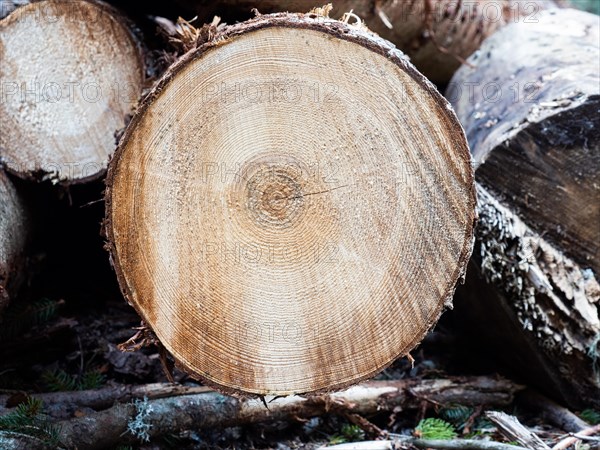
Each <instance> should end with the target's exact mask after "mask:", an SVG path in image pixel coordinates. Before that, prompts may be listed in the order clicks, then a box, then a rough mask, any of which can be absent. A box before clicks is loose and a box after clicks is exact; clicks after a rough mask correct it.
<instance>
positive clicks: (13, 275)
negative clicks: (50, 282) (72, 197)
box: [0, 169, 30, 324]
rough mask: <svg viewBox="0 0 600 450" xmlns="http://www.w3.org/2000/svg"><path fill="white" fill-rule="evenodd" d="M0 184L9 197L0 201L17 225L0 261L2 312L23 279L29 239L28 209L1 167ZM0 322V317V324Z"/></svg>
mask: <svg viewBox="0 0 600 450" xmlns="http://www.w3.org/2000/svg"><path fill="white" fill-rule="evenodd" d="M0 184H2V185H5V186H6V187H7V188H8V189H7V192H6V194H7V195H8V197H9V198H6V199H4V198H0V201H2V202H6V205H7V209H10V210H12V212H13V213H14V215H15V216H16V217H15V219H14V221H15V223H14V225H15V226H16V227H18V234H19V236H18V239H17V240H16V241H17V242H16V243H14V245H13V246H12V247H13V248H6V249H5V251H6V252H7V255H6V256H7V260H6V261H4V263H5V266H3V265H2V261H0V313H2V311H3V310H4V308H6V306H8V304H9V303H10V299H11V296H13V295H14V294H15V293H16V292H17V291H18V290H19V288H20V287H21V285H22V284H23V282H24V281H25V274H24V273H23V268H24V267H25V265H26V259H27V256H26V248H27V246H28V244H29V240H30V236H29V234H30V233H29V225H30V211H29V210H28V208H27V205H26V204H25V200H24V198H23V197H22V195H21V194H20V192H19V190H18V189H17V187H16V186H15V185H14V184H13V182H12V181H11V180H10V178H9V177H8V176H7V175H6V174H5V173H4V172H2V171H1V169H0ZM2 231H4V230H2ZM9 231H11V230H9ZM13 231H14V230H13ZM1 322H2V321H1V319H0V324H1Z"/></svg>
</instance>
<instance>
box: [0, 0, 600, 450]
mask: <svg viewBox="0 0 600 450" xmlns="http://www.w3.org/2000/svg"><path fill="white" fill-rule="evenodd" d="M158 3H160V5H161V7H162V8H163V9H164V8H173V17H169V18H164V17H154V16H152V17H151V20H152V21H153V23H154V24H158V25H159V28H160V29H159V30H157V36H154V35H150V34H149V33H148V32H147V29H146V28H144V27H146V25H147V23H146V25H144V27H142V26H141V25H140V24H139V23H141V22H142V21H143V20H147V19H148V17H149V16H151V15H152V14H154V10H153V8H154V6H155V5H154V3H150V4H148V5H146V6H139V8H138V7H135V8H138V9H139V11H136V14H133V15H131V17H128V16H127V14H126V13H125V12H123V11H120V10H118V9H117V8H116V7H115V6H111V5H109V4H106V3H103V2H101V1H97V0H75V1H69V2H64V1H60V0H41V1H35V2H31V3H30V2H27V1H14V0H13V1H4V0H0V346H1V345H3V344H2V333H1V332H2V327H3V326H5V325H6V323H7V321H10V320H13V319H12V318H13V317H15V315H14V314H13V315H9V314H8V313H5V315H4V316H3V315H2V313H3V311H4V310H5V309H6V308H7V307H8V308H13V307H15V305H16V307H20V305H27V304H28V302H29V301H30V298H31V297H32V294H31V293H32V292H35V294H34V296H38V295H45V293H44V292H42V293H40V292H37V291H36V289H35V286H36V283H37V281H36V280H38V279H39V277H40V274H39V273H37V272H36V273H35V274H34V271H33V270H31V268H30V267H29V266H28V264H27V262H28V261H29V260H30V259H37V260H42V259H44V251H45V249H46V247H53V248H56V247H58V248H60V247H61V246H62V245H64V246H65V247H68V246H78V245H79V243H78V242H77V241H76V238H75V237H74V239H73V242H60V243H58V244H56V243H53V245H52V246H51V245H49V244H48V242H45V241H44V239H47V236H48V235H52V233H48V232H46V233H41V234H40V235H39V236H38V235H37V234H36V233H34V231H36V230H37V231H39V230H40V229H42V230H43V229H44V228H45V227H50V228H52V227H60V226H61V225H60V224H57V223H53V222H52V221H51V220H49V219H48V218H47V217H45V215H44V214H43V213H42V212H40V211H34V214H31V211H30V209H31V205H34V206H35V207H34V208H33V209H36V208H38V209H42V208H41V207H42V205H43V203H44V200H43V199H45V198H49V197H50V196H56V197H58V196H64V197H66V198H69V199H70V198H71V197H70V196H71V194H72V193H73V192H76V189H79V188H81V189H89V190H90V191H92V192H94V194H93V195H95V198H93V199H91V204H94V203H99V204H103V206H104V217H103V219H104V220H103V222H102V224H101V225H100V224H98V223H97V222H96V223H94V224H93V225H94V226H95V227H96V228H95V229H94V230H93V231H94V232H96V231H99V232H101V233H102V237H103V239H105V247H106V250H107V252H105V259H106V261H101V262H100V264H103V263H106V268H108V261H110V264H111V266H112V269H111V272H110V279H111V281H114V282H115V286H116V284H117V283H118V287H119V288H120V291H121V293H120V294H118V295H119V301H122V300H123V301H126V302H127V303H129V305H131V306H132V307H133V308H134V310H135V313H136V314H137V316H139V318H140V320H141V321H142V323H141V326H140V327H138V328H137V329H136V331H137V333H135V335H134V336H132V337H131V338H130V339H129V340H127V341H125V342H123V343H122V345H121V346H120V347H119V348H120V349H121V350H124V351H139V350H140V349H142V348H143V347H152V348H156V349H157V352H158V353H157V359H160V361H161V363H162V365H163V367H164V369H165V377H166V378H167V379H169V380H170V381H172V380H173V378H172V376H173V371H174V367H176V368H177V369H178V370H180V371H182V372H183V373H184V374H185V376H189V377H191V378H192V379H194V380H196V381H198V382H200V383H202V384H203V385H205V386H200V387H199V386H197V385H194V386H180V385H168V386H167V385H144V386H127V387H108V388H106V389H104V390H99V391H83V392H80V393H77V394H74V393H69V394H64V393H43V394H38V395H37V396H33V397H32V398H39V399H43V401H44V402H45V403H46V404H50V407H48V409H47V411H48V414H49V417H50V418H51V420H52V421H53V423H55V422H57V421H59V420H60V423H59V425H60V428H61V430H62V431H61V433H62V434H61V435H60V440H61V442H62V444H63V445H64V446H65V447H67V448H103V446H104V447H110V446H115V445H118V444H119V443H122V442H123V439H122V436H123V435H124V434H125V433H126V432H127V430H130V431H131V426H132V425H131V424H132V423H133V422H135V420H136V417H137V415H139V414H141V413H140V408H141V406H140V405H141V404H142V403H143V404H144V405H146V406H144V407H148V405H149V408H150V409H149V410H148V411H153V413H152V414H150V413H149V417H150V419H151V422H152V427H153V428H152V431H151V432H149V433H148V435H147V438H148V439H150V438H155V437H157V436H159V435H162V434H165V433H167V432H169V430H177V431H180V430H185V429H189V428H190V427H191V426H192V424H194V426H196V428H203V427H211V426H219V427H224V426H233V425H238V424H244V423H255V422H262V421H266V420H283V419H286V420H288V419H289V418H290V417H293V418H295V419H301V418H308V417H312V416H316V415H321V414H324V413H326V412H328V411H332V410H334V412H336V413H339V414H340V415H342V416H343V417H346V418H347V419H348V420H350V421H351V422H352V423H358V424H360V425H361V426H362V427H363V428H364V429H365V430H367V431H368V432H369V433H373V430H379V431H378V433H379V432H381V430H380V429H378V428H377V427H375V426H374V425H373V424H370V423H369V422H368V421H367V420H366V419H364V418H363V417H362V416H361V415H362V414H369V415H370V414H373V413H374V412H375V411H388V412H389V413H390V414H392V413H394V414H395V413H397V412H399V411H400V409H401V408H405V409H411V410H412V409H414V410H423V411H425V410H426V409H427V406H423V405H424V404H425V405H427V404H435V405H436V408H438V406H440V405H446V404H451V403H452V399H448V398H447V397H445V395H449V396H450V397H451V396H452V395H453V393H457V396H460V395H462V397H460V402H461V404H464V405H472V406H474V407H479V410H478V413H477V414H481V413H482V408H483V407H484V406H489V405H494V406H506V405H507V404H510V403H511V402H512V400H513V395H514V394H515V393H516V392H518V391H521V390H522V389H523V388H522V387H521V386H517V385H516V384H514V383H512V382H507V381H504V380H498V379H491V378H465V379H464V380H466V381H465V382H466V383H468V385H465V386H458V385H457V382H456V380H451V381H440V380H437V381H436V380H420V379H414V380H412V379H409V380H386V381H377V382H367V383H363V384H361V385H359V386H360V387H358V388H351V386H353V385H356V384H357V383H360V382H364V381H365V380H368V379H370V378H372V377H374V376H375V375H377V374H378V373H380V372H381V371H382V370H384V369H385V368H386V367H388V366H389V365H390V364H392V363H393V362H394V361H395V360H397V359H399V358H400V357H403V356H406V357H408V359H409V360H411V361H414V360H413V358H412V356H411V354H410V353H409V352H411V351H412V350H413V349H415V348H416V347H417V346H418V345H419V343H420V342H421V341H422V340H423V339H424V337H425V336H426V335H427V334H428V332H430V331H431V330H432V328H433V327H434V326H435V325H436V323H437V322H438V320H439V319H440V316H441V315H442V313H443V312H444V311H445V310H447V309H449V308H452V306H453V304H454V305H455V306H456V311H455V312H454V313H453V314H454V315H455V316H457V317H459V318H460V319H459V320H456V321H455V323H458V324H460V327H461V330H462V331H461V332H465V330H468V333H474V334H475V335H476V336H477V340H478V341H479V342H480V343H481V344H482V345H483V346H485V347H486V348H488V349H489V352H490V353H492V354H493V355H494V359H495V360H496V361H495V363H496V364H497V366H496V367H497V368H498V370H500V371H503V372H504V373H506V374H509V375H510V376H514V377H515V378H516V379H518V381H519V382H522V383H524V384H527V385H528V386H530V387H532V388H534V389H536V390H539V391H542V392H543V393H544V394H545V395H547V396H549V397H551V398H553V400H554V401H557V402H559V403H560V404H562V405H565V406H567V407H570V408H577V409H583V408H586V407H591V408H600V377H599V375H598V374H599V373H600V284H599V275H598V273H599V270H600V114H599V112H600V70H599V67H598V61H599V60H600V43H599V42H600V31H599V29H600V26H599V25H600V24H599V17H598V16H595V15H593V14H589V13H585V12H582V11H577V10H574V9H569V8H562V6H564V2H562V1H560V2H559V1H557V2H554V1H538V0H536V1H527V2H525V1H518V0H474V1H472V2H463V1H460V0H458V1H456V0H453V1H450V0H407V1H405V2H399V1H391V0H389V1H388V0H384V1H375V2H358V1H353V0H341V1H340V2H338V3H337V4H334V5H333V6H332V5H323V6H316V5H314V4H313V2H307V1H304V0H298V1H283V2H272V1H265V0H252V1H246V0H244V1H239V0H237V1H233V0H220V1H216V2H206V1H203V0H177V1H176V2H175V3H174V4H173V5H169V6H165V4H164V3H163V2H158ZM153 5H154V6H153ZM128 8H129V9H128V10H127V11H128V12H130V10H131V9H135V8H133V7H131V6H129V7H128ZM253 8H256V9H255V10H254V11H252V9H253ZM186 11H187V12H193V13H194V14H197V19H196V20H195V21H194V20H191V21H186V20H183V19H182V18H179V19H177V15H178V14H179V13H181V14H183V13H185V12H186ZM140 17H143V19H141V18H140ZM171 19H173V21H171ZM136 21H137V22H139V23H136ZM225 22H226V23H225ZM142 30H143V31H142ZM153 31H154V30H152V32H153ZM150 41H152V42H153V44H152V47H153V48H155V47H156V46H157V45H158V47H159V48H160V51H159V52H156V51H150V50H149V48H150V47H149V46H148V45H147V44H148V42H150ZM157 41H158V42H159V44H156V42H157ZM155 67H161V68H162V67H167V68H166V69H165V70H164V71H163V72H162V73H161V74H160V76H155V75H156V74H155V73H154V71H153V68H155ZM434 83H435V84H434ZM438 89H440V90H445V97H444V96H442V95H441V94H440V93H439V92H438ZM98 182H100V183H102V186H101V187H99V186H100V185H99V184H94V183H98ZM55 185H58V186H55ZM101 189H103V192H102V193H100V190H101ZM42 192H43V195H42V196H40V193H42ZM84 206H85V207H87V206H88V205H87V204H86V205H84ZM75 215H76V213H75ZM52 220H54V219H52ZM34 234H35V236H34ZM40 236H42V237H40ZM32 240H35V251H33V250H32V246H31V245H30V243H31V241H32ZM101 247H102V246H101V245H98V249H100V250H101ZM67 253H68V252H67ZM93 259H97V258H96V256H95V255H94V256H92V255H90V256H89V260H84V261H78V262H77V263H78V264H79V263H80V264H82V265H87V264H90V267H94V266H93V264H96V261H91V260H93ZM42 266H43V265H41V266H40V267H42ZM41 276H42V277H43V274H42V275H41ZM61 279H62V278H61ZM26 281H27V282H26ZM463 283H464V284H463ZM459 285H460V286H459ZM457 286H459V287H458V288H457ZM455 289H457V291H456V294H455ZM121 297H122V298H121ZM9 301H10V302H9ZM61 302H63V303H64V300H61ZM67 302H68V300H67ZM9 303H10V306H9ZM125 307H126V306H125ZM137 316H136V317H137ZM3 320H4V322H3ZM457 333H458V331H457ZM132 334H133V333H132ZM78 339H79V337H78ZM125 339H126V338H124V339H123V340H125ZM80 346H81V343H80ZM15 348H18V346H17V347H15ZM115 348H116V347H115ZM119 354H121V353H119ZM81 359H82V362H81V368H80V373H79V377H80V378H81V377H82V373H83V366H84V363H83V356H81ZM3 374H4V373H3V372H2V367H0V378H1V377H2V376H3ZM179 379H181V377H180V378H179ZM444 383H446V384H447V386H446V385H445V384H444ZM442 385H444V386H446V388H447V389H446V388H444V386H442ZM349 387H350V390H345V391H344V389H347V388H349ZM213 389H214V390H215V391H218V392H220V393H217V392H213V391H212V390H213ZM352 389H358V391H353V390H352ZM361 389H362V391H361ZM420 390H421V391H420ZM336 391H339V392H336ZM357 392H358V393H359V394H360V395H358V394H357ZM419 392H421V394H419ZM222 394H223V395H222ZM459 394H460V395H459ZM19 395H21V394H19ZM305 395H306V396H307V397H299V396H305ZM357 395H358V397H357ZM265 396H274V397H275V398H274V399H271V400H273V402H274V403H273V404H272V405H271V404H268V405H267V403H266V401H265ZM279 396H284V397H286V398H284V399H279ZM536 396H537V397H536ZM141 397H150V400H147V399H146V400H143V401H142V400H140V398H141ZM163 397H164V398H163ZM233 397H237V399H234V398H233ZM19 398H20V397H19V396H18V395H17V396H16V397H15V393H14V392H12V393H7V394H6V395H0V424H2V423H3V422H2V417H5V416H6V415H10V414H12V413H13V412H14V411H13V409H12V408H14V406H15V404H19V403H23V401H22V400H19ZM25 398H27V397H25ZM457 398H458V397H457ZM523 398H524V399H526V398H528V399H529V400H524V402H525V403H527V402H529V404H534V405H537V407H539V408H540V409H543V408H542V406H540V405H541V403H544V402H541V403H540V402H539V398H540V397H539V396H538V394H536V393H532V392H530V393H528V394H525V395H523ZM136 399H137V400H136ZM536 399H538V400H536ZM133 400H135V401H136V402H137V403H135V402H134V403H127V404H125V402H130V401H133ZM436 402H437V403H436ZM478 402H479V403H478ZM536 402H537V403H536ZM113 403H122V404H116V405H115V406H113ZM544 404H545V405H548V404H550V403H548V402H546V403H544ZM265 405H266V406H267V408H264V406H265ZM535 407H536V406H534V408H535ZM80 408H84V409H86V408H87V409H86V411H87V412H88V413H90V414H87V415H86V414H83V415H81V416H78V417H77V418H75V419H72V418H65V417H64V416H62V415H60V414H62V413H64V410H66V409H68V410H69V411H79V412H81V411H80ZM153 408H154V409H153ZM398 408H400V409H398ZM550 409H552V410H553V411H557V410H559V409H560V407H559V406H557V405H554V406H552V407H551V408H550ZM90 410H93V411H90ZM61 411H62V413H61ZM182 411H183V412H182ZM207 411H210V413H207ZM423 414H424V412H423ZM474 414H475V413H474ZM569 414H570V416H569ZM559 415H560V414H559ZM488 416H489V417H495V418H501V419H502V418H506V417H505V416H503V415H502V414H499V413H491V414H488ZM566 416H568V420H567V421H568V422H569V423H570V424H571V425H569V426H568V427H565V426H562V428H563V429H565V430H567V428H568V430H567V431H569V432H578V431H580V430H584V434H582V436H584V435H585V433H588V432H589V433H593V432H595V431H594V429H593V428H592V427H590V424H587V423H585V422H583V421H581V420H580V419H577V418H576V417H575V418H574V419H573V417H572V416H573V415H572V414H571V413H570V412H568V411H567V413H566ZM473 417H474V416H473ZM473 417H469V420H470V421H471V422H472V421H473V420H475V419H474V418H473ZM499 420H500V419H499ZM578 420H579V421H578ZM514 423H518V421H517V422H514ZM573 424H576V425H573ZM519 425H520V426H522V425H521V424H519ZM559 426H560V425H559ZM374 427H375V428H374ZM500 428H502V427H501V426H500ZM107 430H110V431H107ZM369 430H370V431H369ZM590 430H592V431H590ZM5 431H6V432H5ZM138 431H139V430H138ZM142 431H144V430H142ZM525 431H527V430H525ZM13 432H14V430H13V429H10V430H3V429H2V427H1V425H0V447H2V446H5V447H7V448H37V447H36V446H38V447H39V448H44V446H45V445H47V443H44V442H37V441H36V439H38V438H39V436H38V435H35V434H32V435H30V438H31V439H32V440H31V442H29V441H23V439H22V436H21V437H20V436H16V435H15V434H14V433H13ZM130 434H131V433H130ZM138 437H140V436H138ZM143 437H145V435H144V436H143ZM378 437H385V436H384V435H383V434H382V433H380V436H378ZM387 437H389V436H387ZM418 437H419V436H416V437H415V438H414V439H413V438H411V439H412V440H411V441H410V443H409V442H408V441H406V440H405V441H403V442H404V444H405V445H409V444H411V445H416V446H419V445H422V446H426V442H429V441H426V440H424V441H423V442H421V444H418V442H420V441H419V439H417V438H418ZM568 438H569V439H580V438H577V437H574V436H569V437H568ZM532 439H533V441H532V442H538V440H539V438H538V436H537V435H535V433H533V435H532ZM517 440H518V439H517ZM519 442H520V443H521V445H524V446H525V447H529V448H531V447H532V445H533V447H535V445H534V444H531V443H529V444H527V443H525V444H524V442H525V441H524V440H523V441H521V440H519ZM540 442H541V441H540ZM565 442H566V441H565ZM569 442H571V441H569ZM38 444H39V445H38ZM388 444H389V445H390V446H391V445H396V444H393V443H392V441H389V442H387V443H383V444H382V445H388ZM404 444H403V445H404ZM434 444H435V443H433V444H431V445H434ZM435 445H437V444H435ZM440 445H441V444H440ZM457 445H459V446H460V445H471V444H470V443H458V444H457ZM473 445H475V444H473ZM499 445H504V444H499ZM506 445H507V446H508V447H510V445H508V444H506ZM544 445H546V444H544ZM558 445H563V446H564V445H570V444H565V443H564V442H563V443H559V444H558ZM508 447H489V448H508ZM3 448H4V447H3ZM382 448H383V447H382ZM432 448H433V447H432ZM457 448H460V447H457ZM482 448H483V447H482Z"/></svg>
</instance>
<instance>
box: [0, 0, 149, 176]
mask: <svg viewBox="0 0 600 450" xmlns="http://www.w3.org/2000/svg"><path fill="white" fill-rule="evenodd" d="M144 71H145V67H144V61H143V58H142V54H141V49H140V47H139V44H138V41H137V40H136V38H135V37H134V35H133V33H132V32H131V30H130V28H129V25H128V24H127V23H125V21H124V19H123V18H122V17H121V16H119V14H118V13H117V12H116V11H115V10H113V9H112V8H111V7H109V6H107V5H105V4H103V3H99V2H88V1H69V2H61V1H55V0H46V1H41V2H35V3H32V4H29V5H26V6H23V7H21V8H18V9H17V10H15V11H14V12H13V13H12V14H10V15H9V16H8V17H6V18H5V19H2V20H1V21H0V86H1V87H2V90H1V91H0V96H1V99H0V162H2V164H4V165H5V167H6V168H7V170H9V171H10V172H12V173H14V174H16V175H18V176H21V177H24V178H34V179H38V180H39V179H51V180H52V181H54V182H64V183H72V182H81V181H85V180H88V179H91V178H96V177H98V176H99V175H101V174H103V173H104V172H105V171H106V166H107V164H108V159H109V156H110V155H111V154H112V153H113V152H114V150H115V147H116V138H115V133H116V132H117V131H119V130H121V129H122V128H124V126H125V124H126V118H127V115H128V114H130V113H131V111H132V109H133V107H134V106H135V105H136V104H137V101H138V100H139V96H140V95H141V89H142V83H143V81H144Z"/></svg>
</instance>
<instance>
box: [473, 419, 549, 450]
mask: <svg viewBox="0 0 600 450" xmlns="http://www.w3.org/2000/svg"><path fill="white" fill-rule="evenodd" d="M485 416H486V417H487V418H488V419H490V421H491V422H493V423H494V424H496V426H497V427H498V429H499V431H500V433H501V434H502V435H504V436H505V437H506V438H507V439H508V440H509V441H516V442H518V443H519V444H520V445H522V446H523V447H526V448H529V449H531V450H550V447H548V446H547V445H546V443H545V442H544V441H542V440H541V439H540V438H539V436H538V435H537V434H535V433H533V432H532V431H530V430H529V429H528V428H526V427H525V426H523V424H522V423H521V422H519V419H517V418H516V417H515V416H511V415H509V414H506V413H503V412H500V411H487V412H486V413H485Z"/></svg>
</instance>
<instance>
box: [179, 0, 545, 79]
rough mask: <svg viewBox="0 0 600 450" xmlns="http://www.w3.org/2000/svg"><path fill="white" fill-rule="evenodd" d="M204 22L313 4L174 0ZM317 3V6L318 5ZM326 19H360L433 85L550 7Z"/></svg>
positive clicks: (415, 5) (501, 0)
mask: <svg viewBox="0 0 600 450" xmlns="http://www.w3.org/2000/svg"><path fill="white" fill-rule="evenodd" d="M178 2H179V3H181V4H183V5H186V6H187V7H189V8H191V9H193V10H194V11H195V12H196V13H197V14H198V15H199V18H200V19H201V20H203V21H205V22H210V20H211V18H212V16H213V15H220V16H223V15H224V16H225V19H226V20H228V19H229V16H231V19H239V18H240V17H243V18H248V17H250V15H251V14H252V13H251V10H252V9H253V8H256V9H257V10H258V11H259V12H260V13H274V12H284V11H289V12H306V11H309V10H310V9H311V8H314V7H315V6H319V5H317V4H316V3H315V2H314V1H313V0H284V1H273V0H242V1H240V0H222V1H220V2H211V1H203V0H178ZM322 3H323V2H322ZM332 6H333V10H332V12H331V16H332V17H334V18H336V19H342V17H343V15H344V14H345V13H348V12H352V14H353V15H352V16H346V17H345V19H346V20H349V21H350V22H354V21H356V20H362V21H364V23H365V24H366V25H367V26H368V27H369V29H371V30H373V31H374V32H376V33H377V34H379V35H380V36H381V37H382V38H384V39H387V40H389V41H391V42H393V43H394V44H395V45H396V46H397V47H398V48H399V49H400V50H402V51H403V52H404V53H406V54H407V55H408V56H409V57H410V59H411V62H412V63H413V64H414V65H415V66H416V67H417V69H419V71H421V72H422V73H423V74H425V75H426V76H427V77H428V78H429V79H430V80H432V81H433V82H435V83H440V84H444V83H447V82H448V81H449V80H450V78H451V77H452V75H453V73H454V72H455V71H456V70H457V69H458V68H459V67H460V65H461V62H463V61H464V59H466V58H467V57H468V56H470V55H471V54H472V53H473V52H474V51H475V50H477V48H478V47H479V46H480V45H481V43H482V42H483V40H484V39H485V38H486V37H488V36H490V35H491V34H493V33H494V32H495V31H496V30H498V29H500V28H501V27H503V26H505V25H506V24H509V23H513V22H517V21H519V22H521V21H523V22H525V23H533V22H535V20H537V17H538V14H539V12H540V11H541V10H544V9H548V8H555V2H553V1H549V0H548V1H539V0H534V1H524V0H474V1H460V0H459V1H456V0H403V1H398V0H377V1H374V2H373V1H370V2H366V1H359V0H339V1H334V2H332Z"/></svg>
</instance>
